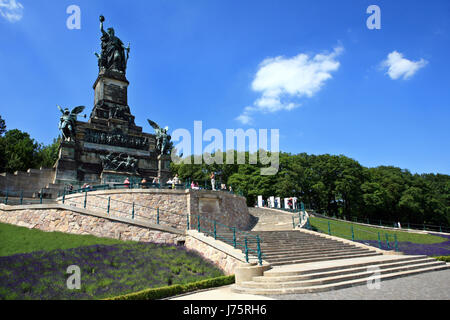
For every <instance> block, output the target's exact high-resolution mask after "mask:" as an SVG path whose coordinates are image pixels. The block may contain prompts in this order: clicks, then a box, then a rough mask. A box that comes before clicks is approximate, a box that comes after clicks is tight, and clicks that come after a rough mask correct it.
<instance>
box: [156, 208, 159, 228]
mask: <svg viewBox="0 0 450 320" xmlns="http://www.w3.org/2000/svg"><path fill="white" fill-rule="evenodd" d="M156 224H159V207H158V208H156Z"/></svg>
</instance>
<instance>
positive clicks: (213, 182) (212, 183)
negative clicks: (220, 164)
mask: <svg viewBox="0 0 450 320" xmlns="http://www.w3.org/2000/svg"><path fill="white" fill-rule="evenodd" d="M210 178H211V188H212V190H213V191H215V190H216V175H215V174H214V172H211V176H210Z"/></svg>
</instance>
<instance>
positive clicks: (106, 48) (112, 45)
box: [95, 16, 130, 73]
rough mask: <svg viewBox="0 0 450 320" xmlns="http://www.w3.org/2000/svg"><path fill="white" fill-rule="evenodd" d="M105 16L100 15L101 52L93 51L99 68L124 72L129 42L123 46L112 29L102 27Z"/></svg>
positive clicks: (128, 52)
mask: <svg viewBox="0 0 450 320" xmlns="http://www.w3.org/2000/svg"><path fill="white" fill-rule="evenodd" d="M103 22H105V17H103V16H100V31H101V32H102V37H101V40H102V44H101V46H102V52H101V54H98V53H95V55H96V56H97V59H98V66H99V68H100V69H102V68H104V69H105V70H115V71H119V72H122V73H125V71H126V69H127V62H128V58H129V55H130V44H128V47H125V46H124V44H123V42H122V40H120V39H119V38H118V37H116V35H115V32H114V29H113V28H108V30H107V32H106V31H105V30H104V29H103Z"/></svg>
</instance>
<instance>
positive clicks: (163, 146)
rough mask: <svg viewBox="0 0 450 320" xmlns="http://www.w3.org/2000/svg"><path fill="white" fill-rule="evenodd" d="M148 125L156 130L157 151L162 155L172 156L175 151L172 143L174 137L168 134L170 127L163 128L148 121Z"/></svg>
mask: <svg viewBox="0 0 450 320" xmlns="http://www.w3.org/2000/svg"><path fill="white" fill-rule="evenodd" d="M147 121H148V123H149V124H150V125H151V126H152V127H153V129H155V135H156V150H157V151H158V153H159V154H160V155H167V154H170V153H171V151H172V149H173V143H172V142H171V141H170V140H171V139H172V137H171V136H170V135H169V134H168V133H167V132H168V131H169V127H165V128H161V127H160V126H159V125H158V124H157V123H156V122H154V121H152V120H147Z"/></svg>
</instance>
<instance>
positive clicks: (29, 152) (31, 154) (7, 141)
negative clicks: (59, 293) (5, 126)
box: [0, 129, 39, 173]
mask: <svg viewBox="0 0 450 320" xmlns="http://www.w3.org/2000/svg"><path fill="white" fill-rule="evenodd" d="M1 140H2V143H1V144H2V145H3V146H2V147H1V148H2V151H3V155H4V159H3V161H4V163H2V168H1V170H0V171H2V172H5V171H6V172H10V173H13V172H15V171H26V170H28V169H29V168H35V167H36V165H37V164H38V157H37V154H38V151H39V144H38V143H37V142H36V141H34V140H33V139H31V138H30V135H29V134H28V133H26V132H22V131H20V130H18V129H14V130H9V131H7V132H6V133H5V136H4V137H2V138H1Z"/></svg>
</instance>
